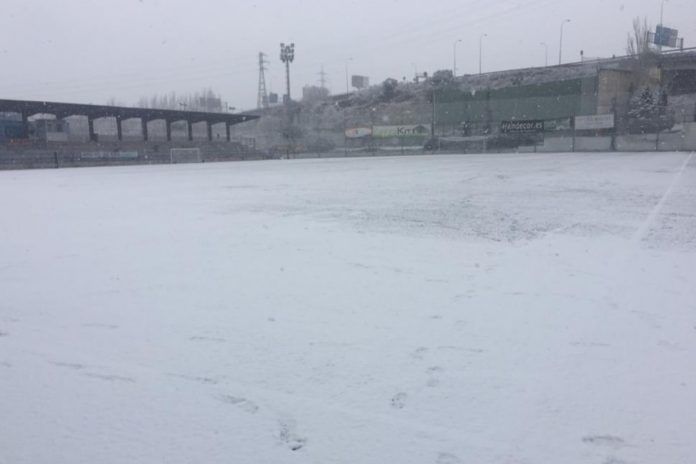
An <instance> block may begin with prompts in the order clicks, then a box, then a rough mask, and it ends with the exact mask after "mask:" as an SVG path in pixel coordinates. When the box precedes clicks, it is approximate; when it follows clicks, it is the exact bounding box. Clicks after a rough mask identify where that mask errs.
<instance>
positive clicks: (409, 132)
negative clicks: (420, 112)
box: [372, 124, 430, 139]
mask: <svg viewBox="0 0 696 464" xmlns="http://www.w3.org/2000/svg"><path fill="white" fill-rule="evenodd" d="M372 135H373V136H374V137H375V138H380V139H389V138H392V137H427V136H428V135H430V129H429V128H428V127H427V126H425V125H423V124H418V125H415V126H375V128H374V130H373V131H372Z"/></svg>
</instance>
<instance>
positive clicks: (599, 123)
mask: <svg viewBox="0 0 696 464" xmlns="http://www.w3.org/2000/svg"><path fill="white" fill-rule="evenodd" d="M613 127H614V115H613V114H594V115H590V116H576V117H575V129H576V130H598V129H612V128H613Z"/></svg>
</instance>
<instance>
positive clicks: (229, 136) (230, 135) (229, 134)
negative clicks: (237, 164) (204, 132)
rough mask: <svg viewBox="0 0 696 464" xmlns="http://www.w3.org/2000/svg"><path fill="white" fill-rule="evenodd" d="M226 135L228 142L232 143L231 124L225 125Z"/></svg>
mask: <svg viewBox="0 0 696 464" xmlns="http://www.w3.org/2000/svg"><path fill="white" fill-rule="evenodd" d="M225 135H226V136H227V142H231V141H232V134H231V133H230V123H229V122H226V123H225Z"/></svg>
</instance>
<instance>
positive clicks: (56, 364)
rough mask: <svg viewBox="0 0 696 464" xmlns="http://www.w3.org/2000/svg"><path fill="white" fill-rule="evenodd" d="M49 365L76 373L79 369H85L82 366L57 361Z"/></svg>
mask: <svg viewBox="0 0 696 464" xmlns="http://www.w3.org/2000/svg"><path fill="white" fill-rule="evenodd" d="M51 364H53V365H54V366H58V367H64V368H66V369H73V370H76V371H79V370H80V369H84V368H85V367H87V366H85V365H84V364H80V363H69V362H58V361H55V362H51Z"/></svg>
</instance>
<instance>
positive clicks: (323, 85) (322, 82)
mask: <svg viewBox="0 0 696 464" xmlns="http://www.w3.org/2000/svg"><path fill="white" fill-rule="evenodd" d="M319 86H320V87H321V88H322V89H325V88H326V72H325V71H324V65H323V64H322V65H321V71H319Z"/></svg>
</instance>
